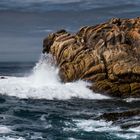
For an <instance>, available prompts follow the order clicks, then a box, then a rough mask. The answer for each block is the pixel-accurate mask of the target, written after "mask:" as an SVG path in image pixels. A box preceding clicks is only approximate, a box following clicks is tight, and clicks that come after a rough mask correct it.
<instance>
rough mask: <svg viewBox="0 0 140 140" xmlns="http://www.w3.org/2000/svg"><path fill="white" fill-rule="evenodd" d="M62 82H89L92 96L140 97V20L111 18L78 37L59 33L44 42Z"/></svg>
mask: <svg viewBox="0 0 140 140" xmlns="http://www.w3.org/2000/svg"><path fill="white" fill-rule="evenodd" d="M43 53H51V54H52V55H53V56H54V58H55V60H56V64H57V65H58V67H59V75H60V78H61V79H62V81H63V82H71V81H75V80H78V79H82V80H85V81H90V82H91V83H92V85H91V87H90V88H91V89H92V90H93V91H94V92H100V93H103V94H109V95H111V96H117V97H140V18H139V17H138V18H134V19H119V18H113V19H111V20H109V21H108V22H106V23H103V24H99V25H96V26H86V27H83V28H81V29H80V30H79V31H78V32H77V33H75V34H70V33H68V32H67V31H66V30H60V31H58V32H56V33H52V34H50V35H49V36H48V37H47V38H45V39H44V43H43Z"/></svg>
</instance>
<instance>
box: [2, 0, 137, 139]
mask: <svg viewBox="0 0 140 140" xmlns="http://www.w3.org/2000/svg"><path fill="white" fill-rule="evenodd" d="M139 7H140V0H0V77H5V78H4V79H3V78H1V79H0V140H128V139H129V140H133V139H134V140H139V139H140V126H137V127H136V126H135V127H132V128H128V129H122V127H121V126H122V125H127V124H132V123H140V116H135V117H131V118H129V119H122V120H119V121H117V122H116V123H114V122H107V121H105V120H103V119H97V118H99V116H100V115H102V114H103V113H105V112H121V111H127V110H128V109H134V108H140V100H138V99H133V98H128V99H117V98H111V97H108V96H104V95H101V94H99V93H93V92H92V91H90V90H89V89H88V88H87V86H88V85H90V83H87V82H84V81H80V80H79V81H75V82H72V83H66V84H64V83H62V82H61V80H60V79H59V76H58V68H57V67H56V66H55V65H54V63H53V59H52V57H51V56H50V55H42V54H41V51H42V40H43V38H44V37H46V36H47V35H48V34H49V33H51V32H55V31H57V30H59V29H62V28H65V29H66V30H68V31H69V32H71V33H73V32H76V31H77V30H78V29H79V28H80V27H81V26H85V25H95V24H98V23H101V22H104V21H106V20H108V19H110V18H112V17H120V18H133V17H138V16H140V8H139Z"/></svg>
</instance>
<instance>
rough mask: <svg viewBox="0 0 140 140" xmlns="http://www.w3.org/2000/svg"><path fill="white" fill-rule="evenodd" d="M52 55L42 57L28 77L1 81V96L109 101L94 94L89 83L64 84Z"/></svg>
mask: <svg viewBox="0 0 140 140" xmlns="http://www.w3.org/2000/svg"><path fill="white" fill-rule="evenodd" d="M52 61H53V60H52V57H51V56H50V55H43V56H41V59H40V61H39V62H38V63H37V65H36V66H35V68H34V69H33V72H32V74H31V75H30V76H28V77H6V79H0V94H2V95H8V96H16V97H18V98H34V99H51V100H52V99H62V100H65V99H70V98H72V97H76V98H84V99H108V98H109V97H107V96H104V95H101V94H96V93H93V92H92V91H91V90H89V89H88V88H87V86H88V85H89V83H87V82H84V81H76V82H71V83H66V84H64V83H62V82H61V81H60V79H59V76H58V69H57V68H56V67H55V66H54V65H52Z"/></svg>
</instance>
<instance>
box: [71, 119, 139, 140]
mask: <svg viewBox="0 0 140 140" xmlns="http://www.w3.org/2000/svg"><path fill="white" fill-rule="evenodd" d="M74 122H75V124H76V127H77V128H75V129H72V128H71V131H73V130H74V131H79V130H82V131H85V132H98V133H101V132H105V133H106V134H107V133H108V132H110V133H111V134H112V135H113V136H114V137H115V138H116V136H117V137H119V138H123V139H129V140H130V139H131V140H132V139H137V138H139V136H140V133H139V132H140V127H135V128H130V129H128V130H127V129H126V130H124V129H123V130H122V129H121V128H120V126H116V125H113V123H112V122H111V121H110V122H106V121H104V120H98V121H97V120H90V119H89V120H84V119H83V120H74Z"/></svg>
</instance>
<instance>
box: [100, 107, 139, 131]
mask: <svg viewBox="0 0 140 140" xmlns="http://www.w3.org/2000/svg"><path fill="white" fill-rule="evenodd" d="M135 118H140V109H132V110H127V111H123V112H111V113H104V114H103V115H101V116H99V117H98V118H97V119H104V120H106V121H112V122H113V124H119V123H120V127H121V128H122V129H129V128H133V127H138V126H140V122H139V119H138V120H137V119H135ZM133 119H134V120H135V121H132V120H133Z"/></svg>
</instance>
